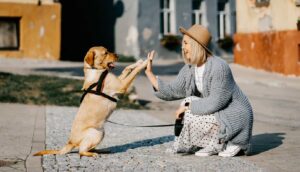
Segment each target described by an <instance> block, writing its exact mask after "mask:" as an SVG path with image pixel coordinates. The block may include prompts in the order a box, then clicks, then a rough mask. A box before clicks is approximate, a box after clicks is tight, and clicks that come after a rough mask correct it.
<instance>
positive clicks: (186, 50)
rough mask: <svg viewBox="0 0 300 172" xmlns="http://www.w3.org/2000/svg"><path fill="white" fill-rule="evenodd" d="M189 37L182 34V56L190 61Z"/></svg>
mask: <svg viewBox="0 0 300 172" xmlns="http://www.w3.org/2000/svg"><path fill="white" fill-rule="evenodd" d="M190 39H191V38H190V37H189V36H187V35H184V36H183V39H182V45H181V46H182V47H181V48H182V52H183V58H185V60H186V61H187V62H191V44H190Z"/></svg>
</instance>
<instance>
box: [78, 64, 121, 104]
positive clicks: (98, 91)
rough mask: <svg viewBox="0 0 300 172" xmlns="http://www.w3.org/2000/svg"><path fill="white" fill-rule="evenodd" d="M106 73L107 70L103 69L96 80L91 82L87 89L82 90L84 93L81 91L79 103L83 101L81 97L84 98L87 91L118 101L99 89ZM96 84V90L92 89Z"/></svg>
mask: <svg viewBox="0 0 300 172" xmlns="http://www.w3.org/2000/svg"><path fill="white" fill-rule="evenodd" d="M107 74H108V71H107V70H105V71H104V72H103V73H102V74H101V75H100V77H99V80H98V82H95V83H93V84H92V85H90V86H89V88H88V89H86V90H83V91H84V93H83V94H82V96H81V99H80V103H81V102H82V101H83V99H84V97H85V96H86V95H87V93H92V94H96V95H98V96H102V97H105V98H107V99H109V100H110V101H113V102H117V101H118V100H117V99H116V98H114V97H111V96H109V95H107V94H105V93H103V92H102V91H101V90H102V86H103V81H104V79H105V77H106V75H107ZM96 86H97V88H96V91H95V90H92V89H93V88H94V87H96Z"/></svg>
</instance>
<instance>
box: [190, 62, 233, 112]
mask: <svg viewBox="0 0 300 172" xmlns="http://www.w3.org/2000/svg"><path fill="white" fill-rule="evenodd" d="M206 79H207V78H206ZM210 85H211V88H209V90H210V93H209V96H208V97H204V98H200V99H198V100H194V101H192V102H191V104H190V109H191V112H192V114H195V115H209V114H213V113H215V112H218V111H220V110H222V109H223V108H224V107H226V106H227V105H228V104H229V103H230V102H231V99H232V93H233V90H234V87H235V82H234V79H233V76H232V73H231V70H230V68H229V66H228V65H227V64H221V65H220V66H218V68H217V70H214V71H213V73H212V77H211V84H210Z"/></svg>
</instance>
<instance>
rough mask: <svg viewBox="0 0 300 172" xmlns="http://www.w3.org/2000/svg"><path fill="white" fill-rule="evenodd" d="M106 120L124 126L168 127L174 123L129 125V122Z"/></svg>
mask: <svg viewBox="0 0 300 172" xmlns="http://www.w3.org/2000/svg"><path fill="white" fill-rule="evenodd" d="M107 122H109V123H112V124H116V125H122V126H126V127H170V126H174V124H161V125H129V124H121V123H117V122H113V121H110V120H107Z"/></svg>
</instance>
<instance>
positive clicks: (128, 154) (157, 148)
mask: <svg viewBox="0 0 300 172" xmlns="http://www.w3.org/2000/svg"><path fill="white" fill-rule="evenodd" d="M76 111H77V108H62V107H49V108H47V110H46V123H47V126H46V148H47V149H59V148H61V147H62V146H63V145H64V144H65V143H66V142H67V138H68V135H69V133H70V128H71V124H72V120H73V118H74V114H75V113H76ZM110 120H112V121H115V122H122V123H125V124H136V125H149V124H162V121H161V120H158V119H156V118H155V117H152V116H150V115H147V110H146V111H133V110H117V111H115V112H114V113H113V114H112V116H111V117H110ZM105 131H106V134H105V138H104V141H103V142H102V143H101V144H100V145H99V146H98V147H97V148H96V150H95V151H96V152H98V153H99V157H98V158H90V157H82V158H80V156H79V154H78V151H77V150H75V151H72V152H71V153H69V154H67V155H56V156H54V155H46V156H44V158H43V168H44V170H45V171H47V172H50V171H151V172H152V171H263V169H261V168H259V167H257V166H256V165H254V164H253V163H250V162H248V161H245V160H243V159H242V158H239V157H234V158H221V157H218V156H212V157H205V158H203V157H196V156H194V155H191V154H190V155H186V154H185V155H184V154H181V155H180V154H179V155H174V154H169V153H165V150H166V149H167V148H168V147H169V146H170V145H171V144H172V143H173V139H174V137H173V128H172V127H164V128H132V127H127V126H120V125H115V124H111V123H106V125H105Z"/></svg>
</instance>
